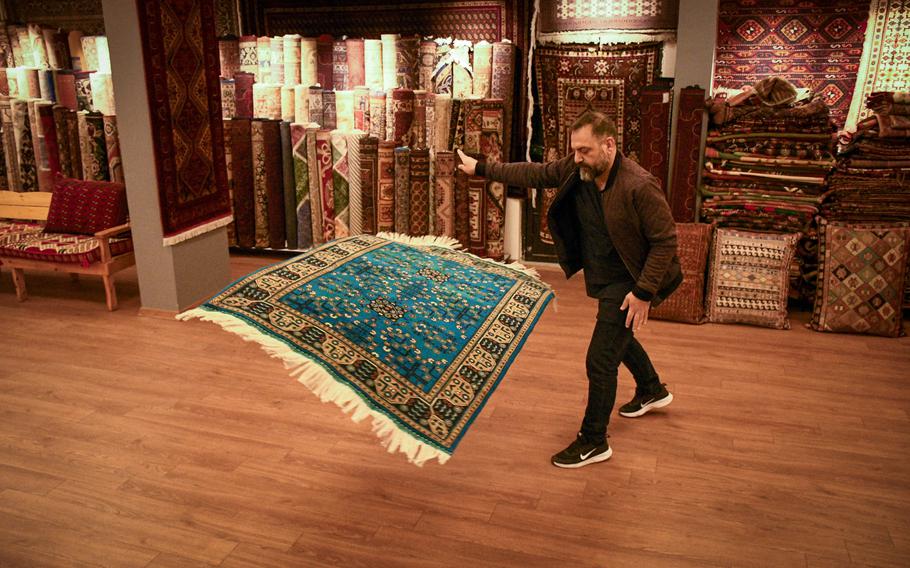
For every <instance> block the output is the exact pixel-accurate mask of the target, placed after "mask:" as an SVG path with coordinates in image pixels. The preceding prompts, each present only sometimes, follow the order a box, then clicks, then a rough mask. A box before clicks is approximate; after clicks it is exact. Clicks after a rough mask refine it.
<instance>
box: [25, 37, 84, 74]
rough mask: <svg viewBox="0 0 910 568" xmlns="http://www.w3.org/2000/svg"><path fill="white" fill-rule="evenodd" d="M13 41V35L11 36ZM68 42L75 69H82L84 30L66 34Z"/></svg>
mask: <svg viewBox="0 0 910 568" xmlns="http://www.w3.org/2000/svg"><path fill="white" fill-rule="evenodd" d="M10 41H11V42H12V37H10ZM66 43H67V44H68V45H69V49H70V62H71V64H72V69H73V71H82V70H83V69H84V67H83V65H84V61H85V55H84V54H83V52H82V32H81V31H78V30H73V31H71V32H69V33H68V34H67V35H66Z"/></svg>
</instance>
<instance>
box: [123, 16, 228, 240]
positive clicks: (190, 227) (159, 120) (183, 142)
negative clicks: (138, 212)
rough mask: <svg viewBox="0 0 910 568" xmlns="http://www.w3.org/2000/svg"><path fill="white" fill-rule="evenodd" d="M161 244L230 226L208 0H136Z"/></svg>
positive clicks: (215, 49)
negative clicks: (153, 149)
mask: <svg viewBox="0 0 910 568" xmlns="http://www.w3.org/2000/svg"><path fill="white" fill-rule="evenodd" d="M138 5H139V24H140V29H141V32H142V50H143V57H144V59H145V76H146V81H147V83H148V96H149V107H150V108H151V109H153V112H152V137H153V139H154V144H155V164H156V167H157V171H158V195H159V202H160V206H161V224H162V229H163V232H164V244H165V245H173V244H176V243H179V242H181V241H184V240H186V239H189V238H192V237H194V236H197V235H199V234H202V233H205V232H207V231H211V230H213V229H215V228H218V227H221V226H224V225H227V224H228V223H230V221H231V198H230V194H229V192H228V183H227V168H226V165H225V156H224V134H223V125H222V122H221V121H222V118H221V83H220V81H219V79H218V71H219V70H218V65H217V64H212V65H206V61H209V62H212V61H214V62H217V61H218V41H217V40H216V37H215V14H214V9H213V6H212V0H146V1H144V2H139V4H138Z"/></svg>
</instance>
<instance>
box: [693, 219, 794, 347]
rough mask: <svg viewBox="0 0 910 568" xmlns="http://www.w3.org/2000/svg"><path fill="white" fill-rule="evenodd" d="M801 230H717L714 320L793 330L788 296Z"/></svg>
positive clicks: (711, 279)
mask: <svg viewBox="0 0 910 568" xmlns="http://www.w3.org/2000/svg"><path fill="white" fill-rule="evenodd" d="M798 238H799V234H798V233H791V234H776V233H756V232H752V231H739V230H734V229H717V231H716V232H715V233H714V243H713V244H712V246H711V261H710V263H711V267H710V270H709V272H708V287H707V288H708V298H707V301H706V302H705V304H706V310H707V314H708V321H710V322H712V323H745V324H751V325H760V326H764V327H772V328H775V329H790V321H789V320H788V319H787V296H788V291H789V285H790V278H789V277H790V270H789V269H790V263H791V262H792V261H793V254H794V252H795V250H796V240H797V239H798Z"/></svg>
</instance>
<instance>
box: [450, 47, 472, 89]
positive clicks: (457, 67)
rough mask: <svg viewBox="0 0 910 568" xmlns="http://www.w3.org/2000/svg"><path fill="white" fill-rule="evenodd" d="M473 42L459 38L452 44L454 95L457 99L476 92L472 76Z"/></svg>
mask: <svg viewBox="0 0 910 568" xmlns="http://www.w3.org/2000/svg"><path fill="white" fill-rule="evenodd" d="M469 69H471V42H470V41H468V40H461V39H457V40H455V41H454V42H453V46H452V96H453V97H454V98H456V99H463V98H466V97H470V96H471V94H472V93H473V92H474V79H473V78H472V77H471V72H470V71H469Z"/></svg>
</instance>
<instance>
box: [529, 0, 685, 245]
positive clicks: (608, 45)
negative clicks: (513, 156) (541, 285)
mask: <svg viewBox="0 0 910 568" xmlns="http://www.w3.org/2000/svg"><path fill="white" fill-rule="evenodd" d="M677 12H678V2H676V1H670V0H667V1H660V2H650V1H649V2H645V1H642V2H612V3H611V2H600V3H598V2H580V1H573V0H568V1H566V0H559V1H557V0H541V2H540V3H539V11H538V13H537V15H536V20H535V21H536V28H535V31H536V34H535V45H534V48H533V53H532V59H533V64H532V72H531V83H532V93H533V98H534V108H533V116H532V117H531V120H530V122H531V130H532V137H531V141H530V144H529V155H530V157H531V159H533V160H535V161H548V160H552V159H555V158H559V157H562V156H564V155H565V154H567V153H568V152H569V133H570V127H571V125H572V123H573V122H574V120H575V119H576V118H577V117H578V116H580V115H581V114H583V113H584V112H585V111H586V110H589V109H595V110H598V111H602V112H604V113H606V114H607V115H608V116H610V117H612V118H613V119H614V121H615V122H616V125H617V130H618V139H617V143H618V144H619V147H620V148H621V149H622V151H623V153H624V154H625V155H626V156H627V157H629V158H631V159H633V160H635V161H637V162H639V163H640V164H641V165H642V166H644V167H645V168H646V169H648V170H649V171H651V172H652V173H653V174H654V175H655V176H656V177H657V178H658V179H659V180H660V182H661V184H662V186H663V188H664V190H665V191H666V189H667V186H668V183H667V182H668V175H669V148H670V116H671V111H672V79H668V78H665V76H672V73H673V53H675V52H674V48H675V38H676V24H677ZM555 194H556V188H547V189H543V190H542V191H532V193H531V198H530V199H529V200H528V201H527V202H526V205H525V215H524V222H525V230H524V254H525V257H526V258H528V259H530V260H539V261H554V260H555V258H556V256H555V251H554V249H553V240H552V237H551V236H550V233H549V229H548V227H547V223H546V215H547V211H548V210H549V207H550V204H551V202H552V200H553V197H554V196H555Z"/></svg>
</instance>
